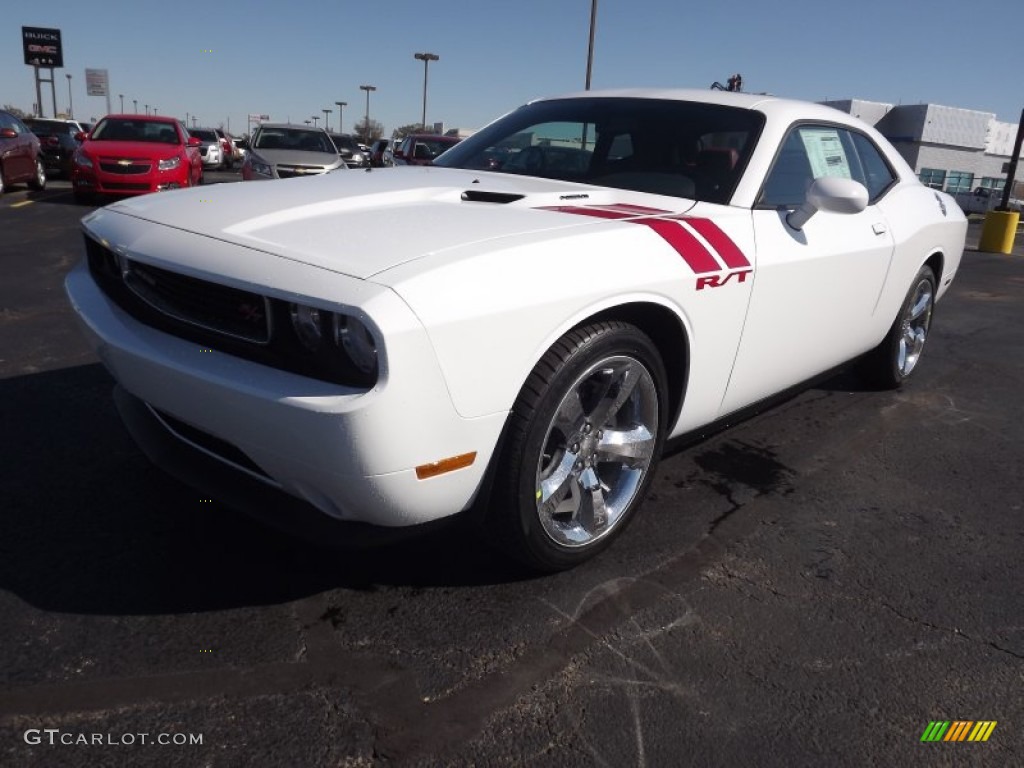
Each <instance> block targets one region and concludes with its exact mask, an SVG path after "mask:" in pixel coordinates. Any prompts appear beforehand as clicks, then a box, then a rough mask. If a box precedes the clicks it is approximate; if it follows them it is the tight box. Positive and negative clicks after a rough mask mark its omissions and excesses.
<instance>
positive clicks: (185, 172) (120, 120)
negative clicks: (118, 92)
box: [71, 115, 203, 203]
mask: <svg viewBox="0 0 1024 768" xmlns="http://www.w3.org/2000/svg"><path fill="white" fill-rule="evenodd" d="M82 138H83V139H84V140H83V143H82V146H81V147H79V148H78V151H77V152H75V161H74V165H73V168H72V171H71V184H72V187H73V189H74V192H75V200H77V201H78V202H81V203H88V202H91V200H92V198H93V197H94V195H97V194H103V195H144V194H146V193H147V192H160V191H163V190H167V189H178V188H180V187H191V186H195V185H196V184H202V182H203V161H202V158H201V157H200V155H199V145H200V141H199V139H197V138H195V137H190V136H189V135H188V131H186V130H185V126H183V125H182V124H181V123H180V122H179V121H178V120H177V119H176V118H173V117H159V116H157V115H107V116H106V117H104V118H103V119H102V120H100V121H99V122H98V123H97V124H96V127H95V128H93V129H92V132H91V133H90V134H89V135H88V136H84V135H83V137H82Z"/></svg>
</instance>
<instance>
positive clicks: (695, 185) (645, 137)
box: [434, 97, 764, 203]
mask: <svg viewBox="0 0 1024 768" xmlns="http://www.w3.org/2000/svg"><path fill="white" fill-rule="evenodd" d="M763 125H764V116H763V115H762V114H760V113H759V112H753V111H751V110H747V109H740V108H737V107H727V106H721V105H717V104H704V103H700V102H689V101H674V100H669V99H640V98H601V97H592V98H579V99H561V100H552V101H540V102H535V103H533V104H528V105H526V106H524V107H521V108H519V109H517V110H516V111H514V112H511V113H509V114H508V115H506V116H505V117H502V118H500V119H499V120H497V121H496V122H494V123H492V124H491V125H489V126H488V127H487V128H484V129H483V130H482V131H480V132H479V133H476V134H474V135H473V136H471V137H469V138H468V139H466V140H465V141H463V142H462V143H460V144H459V145H457V146H455V147H453V148H451V149H449V150H448V151H447V152H445V154H444V155H443V156H442V157H439V158H438V159H437V160H435V161H434V164H435V165H440V166H444V167H447V168H467V169H472V170H489V171H496V172H498V173H514V174H524V175H529V176H542V177H544V178H549V179H562V180H564V181H576V182H582V183H585V184H596V185H599V186H608V187H616V188H619V189H631V190H635V191H637V192H650V193H653V194H659V195H670V196H673V197H685V198H690V199H695V200H703V201H707V202H714V203H727V202H728V201H729V199H730V198H731V197H732V193H733V190H735V188H736V184H737V183H738V182H739V177H740V174H741V173H742V171H743V168H744V167H745V165H746V162H747V159H748V158H749V157H750V153H751V151H752V150H753V148H754V145H755V143H756V142H757V137H758V135H759V134H760V132H761V128H762V126H763Z"/></svg>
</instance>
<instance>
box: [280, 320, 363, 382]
mask: <svg viewBox="0 0 1024 768" xmlns="http://www.w3.org/2000/svg"><path fill="white" fill-rule="evenodd" d="M288 311H289V315H290V316H291V324H292V330H293V331H294V333H295V339H296V340H297V342H298V350H299V351H300V352H301V353H303V354H304V355H309V356H310V357H309V358H307V359H308V360H309V362H310V363H311V364H313V365H315V366H316V367H318V368H322V369H324V370H326V371H330V372H331V376H330V378H331V379H332V380H335V381H346V382H350V383H353V384H357V385H363V386H373V384H374V383H375V382H376V381H377V372H378V354H377V342H376V341H375V340H374V338H373V334H372V333H370V330H369V328H367V327H366V325H365V324H363V323H362V322H361V321H359V320H357V319H356V318H355V317H352V316H351V315H346V314H342V313H339V312H329V311H328V310H326V309H318V308H317V307H311V306H308V305H305V304H289V305H288ZM339 352H340V353H341V354H339Z"/></svg>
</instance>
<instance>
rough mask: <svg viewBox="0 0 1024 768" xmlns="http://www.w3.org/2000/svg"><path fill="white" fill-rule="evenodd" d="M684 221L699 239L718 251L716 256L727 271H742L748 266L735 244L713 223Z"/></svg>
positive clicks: (708, 221) (698, 220)
mask: <svg viewBox="0 0 1024 768" xmlns="http://www.w3.org/2000/svg"><path fill="white" fill-rule="evenodd" d="M684 221H686V223H687V224H689V225H690V226H691V227H693V228H694V229H695V230H697V232H698V233H699V234H700V235H701V237H703V238H704V239H705V240H707V241H708V243H710V244H711V247H712V248H714V249H715V250H716V251H718V255H719V256H721V257H722V261H724V262H725V266H726V267H728V268H729V269H742V268H743V267H749V266H750V262H749V261H747V257H746V256H744V255H743V251H741V250H740V249H739V248H737V247H736V243H734V242H733V241H732V240H731V239H730V238H729V236H728V235H727V234H725V232H723V231H722V230H720V229H719V228H718V225H716V224H715V223H714V222H713V221H710V220H708V219H684Z"/></svg>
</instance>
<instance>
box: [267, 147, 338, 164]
mask: <svg viewBox="0 0 1024 768" xmlns="http://www.w3.org/2000/svg"><path fill="white" fill-rule="evenodd" d="M251 151H252V153H253V155H254V156H255V157H257V158H262V159H263V160H264V161H265V162H267V163H270V164H271V165H320V166H327V165H334V164H335V163H337V162H338V156H337V155H336V154H335V153H334V152H330V153H328V152H308V151H305V150H301V149H254V150H251Z"/></svg>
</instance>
